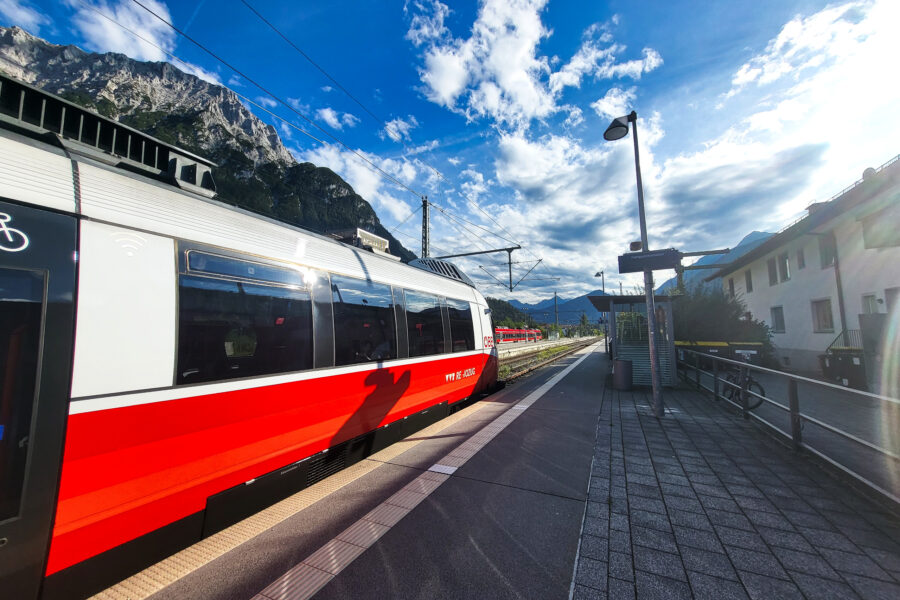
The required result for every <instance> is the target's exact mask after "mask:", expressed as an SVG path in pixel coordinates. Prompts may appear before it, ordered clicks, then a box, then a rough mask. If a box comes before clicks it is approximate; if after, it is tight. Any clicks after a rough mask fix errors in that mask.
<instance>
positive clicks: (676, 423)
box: [574, 390, 900, 599]
mask: <svg viewBox="0 0 900 600" xmlns="http://www.w3.org/2000/svg"><path fill="white" fill-rule="evenodd" d="M648 396H649V394H648V393H647V392H639V391H637V392H616V391H612V390H605V392H604V395H603V398H604V401H603V407H602V410H601V414H600V419H599V423H598V426H597V443H596V447H595V450H594V464H593V468H592V473H591V485H590V492H589V501H588V507H587V517H586V519H585V523H584V532H583V536H582V539H581V545H580V554H579V559H578V566H577V572H576V577H575V590H574V591H575V593H574V597H575V598H597V597H606V596H607V595H608V597H610V598H634V597H637V598H639V599H650V598H711V599H712V598H715V599H723V598H748V597H749V598H754V599H757V598H809V599H818V598H864V599H868V598H879V599H882V598H883V599H897V598H900V585H898V584H900V544H898V541H900V522H898V520H897V518H896V517H895V516H893V515H892V514H890V513H887V512H885V511H884V510H881V509H880V508H879V507H878V506H876V505H874V504H872V503H871V502H869V501H868V500H867V499H865V498H864V497H862V496H860V495H859V494H857V493H855V492H854V491H853V490H851V489H849V488H848V487H847V486H846V485H845V484H843V483H841V482H838V481H837V480H835V479H833V478H832V477H831V476H829V475H828V474H826V473H825V472H823V471H821V470H820V469H819V468H818V467H817V466H815V465H812V464H811V463H810V462H809V461H808V460H807V459H805V458H803V457H802V456H797V455H795V454H793V452H792V451H790V450H788V449H787V448H785V447H783V446H781V445H778V444H776V443H775V442H774V441H773V440H772V439H770V438H768V437H767V436H765V435H763V434H762V433H761V432H760V431H759V430H757V429H756V428H755V427H754V426H753V425H752V424H750V423H748V422H746V421H744V420H742V419H740V418H739V417H737V416H735V415H732V414H730V413H728V412H726V411H724V410H722V408H721V407H719V406H716V405H715V404H714V403H713V402H712V400H710V399H708V398H706V397H703V396H700V395H699V394H698V393H697V392H694V391H692V390H671V391H668V392H667V393H666V394H665V398H666V402H667V413H666V416H665V418H664V419H662V420H658V419H656V418H654V417H653V416H652V414H651V413H650V410H649V407H648V405H647V402H648V400H649V398H648Z"/></svg>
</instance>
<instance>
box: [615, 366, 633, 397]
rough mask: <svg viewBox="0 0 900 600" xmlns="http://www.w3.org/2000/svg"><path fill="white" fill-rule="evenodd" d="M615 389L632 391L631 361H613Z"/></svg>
mask: <svg viewBox="0 0 900 600" xmlns="http://www.w3.org/2000/svg"><path fill="white" fill-rule="evenodd" d="M613 389H614V390H623V391H624V390H630V389H631V361H630V360H620V359H616V360H614V361H613Z"/></svg>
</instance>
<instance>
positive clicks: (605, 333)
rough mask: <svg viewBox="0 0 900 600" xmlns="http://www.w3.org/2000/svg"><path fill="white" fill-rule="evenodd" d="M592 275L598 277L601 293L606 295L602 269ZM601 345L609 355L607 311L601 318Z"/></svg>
mask: <svg viewBox="0 0 900 600" xmlns="http://www.w3.org/2000/svg"><path fill="white" fill-rule="evenodd" d="M594 277H599V278H600V284H601V285H602V287H603V295H604V296H605V295H606V277H604V275H603V271H597V272H596V273H594ZM603 346H604V348H606V354H607V355H609V313H607V315H606V316H605V317H604V318H603Z"/></svg>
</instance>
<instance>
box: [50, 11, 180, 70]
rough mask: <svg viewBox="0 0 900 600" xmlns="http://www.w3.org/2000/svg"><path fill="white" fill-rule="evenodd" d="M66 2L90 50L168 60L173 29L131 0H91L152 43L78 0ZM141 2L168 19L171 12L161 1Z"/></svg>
mask: <svg viewBox="0 0 900 600" xmlns="http://www.w3.org/2000/svg"><path fill="white" fill-rule="evenodd" d="M66 2H67V3H68V4H69V6H70V7H71V8H72V9H73V10H74V11H75V14H74V15H73V17H72V22H73V24H74V25H75V27H76V28H77V29H78V32H79V33H80V34H81V35H82V36H83V37H84V40H85V45H86V46H87V47H88V48H89V49H91V50H95V51H98V52H121V53H122V54H126V55H128V56H130V57H131V58H134V59H136V60H151V61H167V60H169V56H168V54H167V52H169V53H170V52H173V51H174V50H175V36H176V33H175V32H174V31H173V30H172V29H171V28H170V27H169V26H168V25H166V24H165V23H163V22H162V21H160V20H158V19H157V18H156V17H154V16H153V15H151V14H150V13H149V12H147V11H145V10H144V9H142V8H141V7H140V6H138V5H137V4H134V3H133V2H129V1H128V0H120V1H119V2H106V0H100V1H99V2H95V3H92V6H93V7H95V8H96V9H97V10H99V11H100V12H102V13H103V14H105V15H108V16H109V17H110V18H111V19H113V20H115V21H117V22H118V23H121V24H122V25H124V26H125V27H127V28H128V29H131V30H132V31H135V32H136V33H138V34H139V35H140V36H141V37H143V38H146V39H147V40H149V41H150V42H152V43H147V42H145V41H144V40H141V39H138V38H136V37H135V36H134V35H132V34H131V33H129V32H127V31H125V30H124V29H122V28H121V27H119V26H118V25H116V24H115V23H112V22H111V21H109V20H107V19H104V18H103V17H102V16H100V15H99V14H97V12H95V11H94V10H92V9H90V8H88V7H86V6H85V5H84V4H82V3H81V2H79V1H76V0H66ZM145 4H146V5H147V7H148V8H149V9H151V10H152V11H153V12H155V13H157V14H158V15H160V16H161V17H162V18H164V19H166V20H167V21H170V22H171V20H172V16H171V14H170V13H169V7H168V6H166V4H165V2H160V1H158V0H146V2H145ZM157 46H158V47H157ZM160 48H161V49H160Z"/></svg>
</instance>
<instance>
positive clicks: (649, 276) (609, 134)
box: [603, 111, 664, 417]
mask: <svg viewBox="0 0 900 600" xmlns="http://www.w3.org/2000/svg"><path fill="white" fill-rule="evenodd" d="M629 123H633V124H634V129H633V130H632V139H634V169H635V171H636V173H637V191H638V214H639V216H640V221H641V252H649V250H650V247H649V243H648V242H647V220H646V218H645V217H644V184H643V183H642V182H641V159H640V155H639V154H638V134H637V113H636V112H635V111H631V113H629V114H628V115H626V116H624V117H619V118H617V119H613V122H612V123H610V124H609V127H607V128H606V131H605V132H604V133H603V139H605V140H607V141H614V140H619V139H622V138H623V137H625V136H626V135H628V124H629ZM644 292H645V293H646V295H647V334H648V337H649V346H650V347H649V351H650V384H651V386H652V387H653V401H652V406H651V407H652V409H653V414H654V415H656V416H657V417H661V416H663V414H664V410H663V401H662V393H661V389H660V388H661V384H660V379H659V356H658V355H657V354H656V303H655V302H654V301H653V271H652V270H651V269H644Z"/></svg>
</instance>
